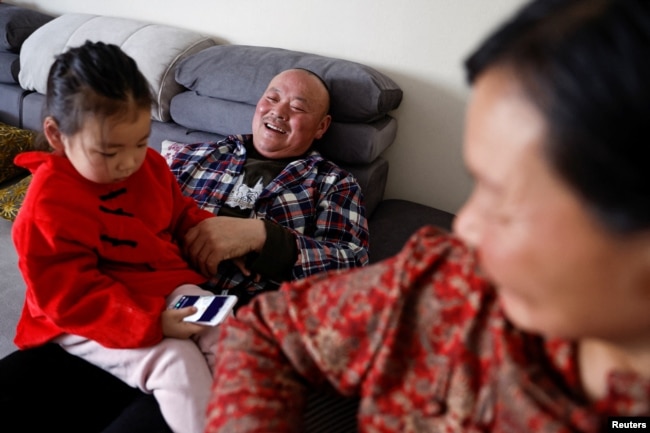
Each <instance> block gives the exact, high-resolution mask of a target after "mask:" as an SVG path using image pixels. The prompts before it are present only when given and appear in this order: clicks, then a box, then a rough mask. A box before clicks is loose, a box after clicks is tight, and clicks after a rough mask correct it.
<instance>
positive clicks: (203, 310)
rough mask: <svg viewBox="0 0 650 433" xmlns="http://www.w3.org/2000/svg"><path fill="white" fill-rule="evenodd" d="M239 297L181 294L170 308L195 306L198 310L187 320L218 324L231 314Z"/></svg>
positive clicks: (201, 323)
mask: <svg viewBox="0 0 650 433" xmlns="http://www.w3.org/2000/svg"><path fill="white" fill-rule="evenodd" d="M236 303H237V297H236V296H233V295H210V296H197V295H180V296H178V297H177V298H176V299H174V301H173V302H172V303H171V304H170V305H169V308H175V309H178V308H185V307H190V306H194V307H196V308H197V309H198V311H197V312H196V313H194V314H192V315H191V316H187V317H185V318H184V319H183V320H184V321H185V322H194V323H198V324H199V325H210V326H216V325H218V324H220V323H221V322H223V321H224V319H225V318H226V317H227V316H228V314H230V312H231V311H232V309H233V308H234V306H235V304H236Z"/></svg>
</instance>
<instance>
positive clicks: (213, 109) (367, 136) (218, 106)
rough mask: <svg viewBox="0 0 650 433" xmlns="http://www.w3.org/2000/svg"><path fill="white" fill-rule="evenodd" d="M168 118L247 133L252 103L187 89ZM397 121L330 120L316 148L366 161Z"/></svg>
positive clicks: (384, 144)
mask: <svg viewBox="0 0 650 433" xmlns="http://www.w3.org/2000/svg"><path fill="white" fill-rule="evenodd" d="M170 113H171V117H172V119H173V120H174V121H175V122H176V123H178V124H179V125H183V126H185V127H186V128H190V129H198V130H201V131H207V132H213V133H215V134H219V135H224V136H225V135H230V134H248V133H250V132H251V129H252V119H253V115H254V113H255V105H251V104H247V103H243V102H234V101H227V100H223V99H218V98H211V97H208V96H202V95H198V94H197V93H195V92H191V91H187V92H183V93H180V94H178V95H176V96H175V97H174V98H173V99H172V102H171V106H170ZM396 134H397V121H396V120H395V119H394V118H393V117H391V116H388V115H383V116H382V117H380V118H378V119H376V120H374V121H371V122H354V123H345V122H339V121H336V120H335V121H333V122H332V123H331V125H330V127H329V129H328V130H327V132H326V133H325V135H324V136H323V138H321V139H320V140H317V141H316V142H315V145H316V147H317V148H318V150H320V151H321V152H322V153H323V154H324V155H325V156H327V157H328V158H331V159H334V160H335V161H337V162H346V163H349V164H369V163H370V162H372V161H374V160H375V158H376V157H377V156H379V155H380V154H381V153H382V152H383V151H384V150H386V149H387V148H388V147H389V146H390V145H391V144H392V143H393V141H394V139H395V135H396Z"/></svg>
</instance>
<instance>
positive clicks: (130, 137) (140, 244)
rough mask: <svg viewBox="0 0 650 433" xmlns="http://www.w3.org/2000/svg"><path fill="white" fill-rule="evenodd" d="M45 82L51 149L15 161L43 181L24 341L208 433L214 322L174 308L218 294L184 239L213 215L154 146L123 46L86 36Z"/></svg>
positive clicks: (145, 98)
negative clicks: (95, 371)
mask: <svg viewBox="0 0 650 433" xmlns="http://www.w3.org/2000/svg"><path fill="white" fill-rule="evenodd" d="M47 89H48V90H47V95H46V105H45V116H44V121H43V132H44V136H45V138H46V139H47V142H48V143H49V145H50V146H51V148H52V149H53V151H52V152H51V153H48V152H39V151H35V152H28V153H24V154H21V155H19V156H18V157H17V158H16V164H17V165H20V166H23V167H26V168H28V169H29V170H30V171H31V172H32V173H33V180H32V182H31V186H30V188H29V191H28V193H27V195H26V198H25V201H24V204H23V207H22V209H21V211H20V212H19V215H18V217H17V219H16V222H15V224H14V228H13V239H14V243H15V245H16V250H17V252H18V256H19V266H20V270H21V272H22V274H23V276H24V278H25V281H26V284H27V293H26V300H25V305H24V308H23V312H22V317H21V318H20V321H19V323H18V327H17V334H16V338H15V343H16V345H17V346H18V347H20V348H29V347H34V346H37V345H41V344H44V343H46V342H50V341H55V342H57V343H59V344H60V345H61V346H62V347H63V348H64V349H65V350H67V351H68V352H70V353H72V354H75V355H77V356H80V357H82V358H84V359H86V360H87V361H89V362H91V363H93V364H95V365H97V366H100V367H101V368H103V369H105V370H106V371H108V372H110V373H112V374H113V375H115V376H117V377H119V378H120V379H122V380H123V381H125V382H126V383H128V384H130V385H131V386H134V387H139V388H140V389H142V390H143V391H145V392H152V393H153V394H154V396H155V397H156V399H157V401H158V402H159V404H160V407H161V411H162V413H163V416H164V417H165V419H166V421H167V423H168V424H169V426H170V427H171V429H172V430H174V431H176V432H181V431H182V432H202V431H203V427H204V423H205V407H206V402H207V399H208V395H209V387H210V384H211V378H212V374H211V368H212V361H210V360H209V361H208V362H206V358H205V356H207V355H208V352H207V349H208V348H209V347H210V346H211V341H214V337H215V336H216V335H215V334H216V332H217V328H212V327H203V326H201V325H197V324H192V323H187V322H184V321H183V318H184V317H186V316H188V315H190V314H192V313H194V312H195V308H194V307H189V308H186V309H181V310H167V309H166V306H167V304H168V303H169V302H170V301H171V300H172V299H173V298H174V297H176V295H177V294H179V293H184V294H211V293H210V292H207V291H205V290H202V289H201V288H200V287H198V286H196V284H201V283H203V282H204V281H205V278H204V277H203V276H201V275H200V274H199V273H197V272H196V271H194V270H193V269H191V268H190V266H189V265H188V264H187V262H186V261H185V260H183V257H182V255H181V250H180V247H179V245H178V244H177V242H176V241H177V240H179V239H182V238H183V236H184V234H185V232H186V231H187V230H188V229H190V228H191V227H193V226H194V225H196V224H197V223H198V222H200V221H202V220H203V219H205V218H209V217H212V216H213V215H212V214H211V213H209V212H207V211H203V210H201V209H199V208H198V206H197V205H196V203H195V202H194V201H193V200H192V199H191V198H189V197H185V196H183V195H182V193H181V192H180V189H179V187H178V185H177V183H176V180H175V178H174V177H173V175H172V174H171V172H170V170H169V168H168V166H167V165H166V163H165V160H164V159H163V157H162V156H161V155H159V154H158V153H157V152H156V151H154V150H153V149H150V148H148V146H147V140H148V137H149V131H150V126H151V119H150V110H151V94H150V90H149V86H148V83H147V81H146V79H145V78H144V77H143V75H142V74H141V73H140V71H139V70H138V68H137V66H136V64H135V62H134V61H133V59H131V58H130V57H128V56H127V55H126V54H125V53H124V52H123V51H122V50H121V49H120V48H119V47H117V46H114V45H107V44H104V43H101V42H97V43H91V42H86V43H85V44H84V45H83V46H81V47H78V48H73V49H71V50H69V51H67V52H66V53H63V54H61V55H59V56H58V57H57V59H56V61H55V62H54V64H53V66H52V68H51V70H50V74H49V77H48V88H47ZM191 336H192V337H195V340H197V343H198V344H199V345H200V346H201V348H202V349H201V350H202V351H203V352H204V353H201V350H200V349H199V348H198V347H197V344H195V342H193V341H192V340H190V339H189V337H191ZM166 337H167V338H166Z"/></svg>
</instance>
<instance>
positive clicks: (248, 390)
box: [206, 227, 650, 433]
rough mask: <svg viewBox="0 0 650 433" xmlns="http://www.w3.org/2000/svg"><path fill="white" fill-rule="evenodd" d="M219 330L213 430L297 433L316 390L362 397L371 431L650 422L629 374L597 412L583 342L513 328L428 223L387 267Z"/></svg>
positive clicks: (279, 301) (461, 256) (270, 296)
mask: <svg viewBox="0 0 650 433" xmlns="http://www.w3.org/2000/svg"><path fill="white" fill-rule="evenodd" d="M222 332H223V334H222V339H221V342H220V355H219V357H218V359H217V364H216V369H215V381H214V385H213V398H212V400H211V402H210V405H209V407H208V428H207V430H206V431H207V432H210V433H214V432H233V431H236V432H246V433H252V432H270V431H273V432H300V431H301V412H302V410H303V409H304V405H305V397H306V395H307V389H308V387H313V386H319V385H327V386H328V387H329V386H333V387H334V388H335V389H336V390H337V391H338V392H339V393H340V394H342V395H345V396H359V397H360V407H359V414H358V422H359V430H360V432H363V433H379V432H391V433H393V432H401V433H414V432H427V433H428V432H432V433H436V432H470V433H471V432H499V433H521V432H541V433H548V432H554V433H560V432H562V433H564V432H566V433H568V432H597V431H600V430H601V429H602V428H603V426H604V422H606V420H607V416H608V415H642V414H643V415H647V414H648V413H650V410H649V409H650V406H649V405H648V402H649V401H650V382H649V381H647V380H643V379H641V378H639V377H630V375H620V374H612V375H611V377H610V382H609V389H610V392H609V394H608V396H607V397H606V398H605V399H603V401H601V402H597V403H593V404H592V403H589V402H588V400H587V399H586V397H585V396H584V395H583V394H582V393H581V391H580V387H579V386H577V383H578V380H577V377H578V374H577V366H576V361H575V358H576V350H575V344H574V343H573V342H570V341H561V340H553V341H546V340H544V339H542V338H540V337H539V336H535V335H530V334H527V333H524V332H521V331H519V330H517V329H516V328H514V327H513V326H512V325H511V324H510V323H509V322H508V320H507V319H506V318H505V317H504V315H503V313H502V310H501V308H500V306H499V303H498V298H497V296H496V292H495V291H494V289H493V288H492V287H491V286H490V284H488V283H487V282H486V281H485V279H484V278H483V277H482V276H481V273H480V271H478V267H477V262H476V259H475V255H474V254H473V253H472V251H470V250H469V249H467V248H466V247H465V246H464V245H463V244H462V242H461V241H460V240H458V239H456V238H454V237H453V236H450V235H446V234H443V233H441V232H439V231H438V230H437V229H433V228H431V227H427V228H423V229H422V230H421V231H419V232H418V233H416V234H415V235H414V236H413V237H412V238H411V240H410V241H409V242H408V243H407V245H406V246H405V247H404V249H403V250H402V251H401V252H400V253H399V254H397V255H396V256H394V257H392V258H390V259H387V260H385V261H383V262H380V263H377V264H375V265H372V266H369V267H366V268H359V269H356V270H353V271H349V272H340V273H338V274H337V275H333V274H330V275H329V276H328V275H323V274H321V275H318V276H314V277H310V278H307V279H304V280H301V281H297V282H293V283H288V284H285V285H283V286H282V287H281V289H280V290H279V291H277V292H271V293H266V294H262V295H260V296H259V297H257V298H256V299H254V300H253V301H252V303H251V304H250V305H248V306H246V307H243V308H242V309H241V310H240V311H239V312H238V314H237V318H231V319H230V320H229V321H228V322H227V323H226V325H225V326H223V331H222ZM630 384H634V386H630Z"/></svg>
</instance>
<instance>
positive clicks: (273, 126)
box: [264, 123, 287, 134]
mask: <svg viewBox="0 0 650 433" xmlns="http://www.w3.org/2000/svg"><path fill="white" fill-rule="evenodd" d="M264 126H266V127H267V128H268V129H270V130H271V131H275V132H278V133H280V134H286V133H287V131H285V130H284V129H282V128H279V127H277V126H275V125H272V124H270V123H265V124H264Z"/></svg>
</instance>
